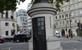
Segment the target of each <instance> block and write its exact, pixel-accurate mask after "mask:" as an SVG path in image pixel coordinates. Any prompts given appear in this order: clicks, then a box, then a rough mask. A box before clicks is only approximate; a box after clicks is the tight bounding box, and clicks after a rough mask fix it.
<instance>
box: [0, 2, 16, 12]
mask: <svg viewBox="0 0 82 50" xmlns="http://www.w3.org/2000/svg"><path fill="white" fill-rule="evenodd" d="M16 2H17V0H0V12H1V13H2V12H3V11H4V10H15V9H16Z"/></svg>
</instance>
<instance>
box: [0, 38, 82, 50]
mask: <svg viewBox="0 0 82 50" xmlns="http://www.w3.org/2000/svg"><path fill="white" fill-rule="evenodd" d="M59 41H60V42H61V46H62V48H63V50H82V38H72V39H67V38H61V39H60V40H59ZM32 46H33V45H32V42H23V43H13V42H5V43H3V44H0V50H32Z"/></svg>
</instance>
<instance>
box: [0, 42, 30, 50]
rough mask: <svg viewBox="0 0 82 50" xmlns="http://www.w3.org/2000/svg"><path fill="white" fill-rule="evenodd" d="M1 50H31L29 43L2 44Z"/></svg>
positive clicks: (0, 45)
mask: <svg viewBox="0 0 82 50" xmlns="http://www.w3.org/2000/svg"><path fill="white" fill-rule="evenodd" d="M0 50H29V48H28V43H13V42H6V43H2V44H0Z"/></svg>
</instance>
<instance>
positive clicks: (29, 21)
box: [27, 16, 32, 33]
mask: <svg viewBox="0 0 82 50" xmlns="http://www.w3.org/2000/svg"><path fill="white" fill-rule="evenodd" d="M27 22H28V24H27V26H28V32H29V33H32V19H31V17H29V16H28V17H27Z"/></svg>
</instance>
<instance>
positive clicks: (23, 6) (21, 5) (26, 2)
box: [16, 0, 31, 11]
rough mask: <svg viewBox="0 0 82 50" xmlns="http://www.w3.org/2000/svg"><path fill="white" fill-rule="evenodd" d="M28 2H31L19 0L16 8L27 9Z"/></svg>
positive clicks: (29, 0)
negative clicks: (20, 0)
mask: <svg viewBox="0 0 82 50" xmlns="http://www.w3.org/2000/svg"><path fill="white" fill-rule="evenodd" d="M30 2H31V0H25V2H23V3H22V2H21V3H20V5H17V10H19V9H25V10H28V8H29V7H28V5H29V3H30ZM17 10H16V11H17Z"/></svg>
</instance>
